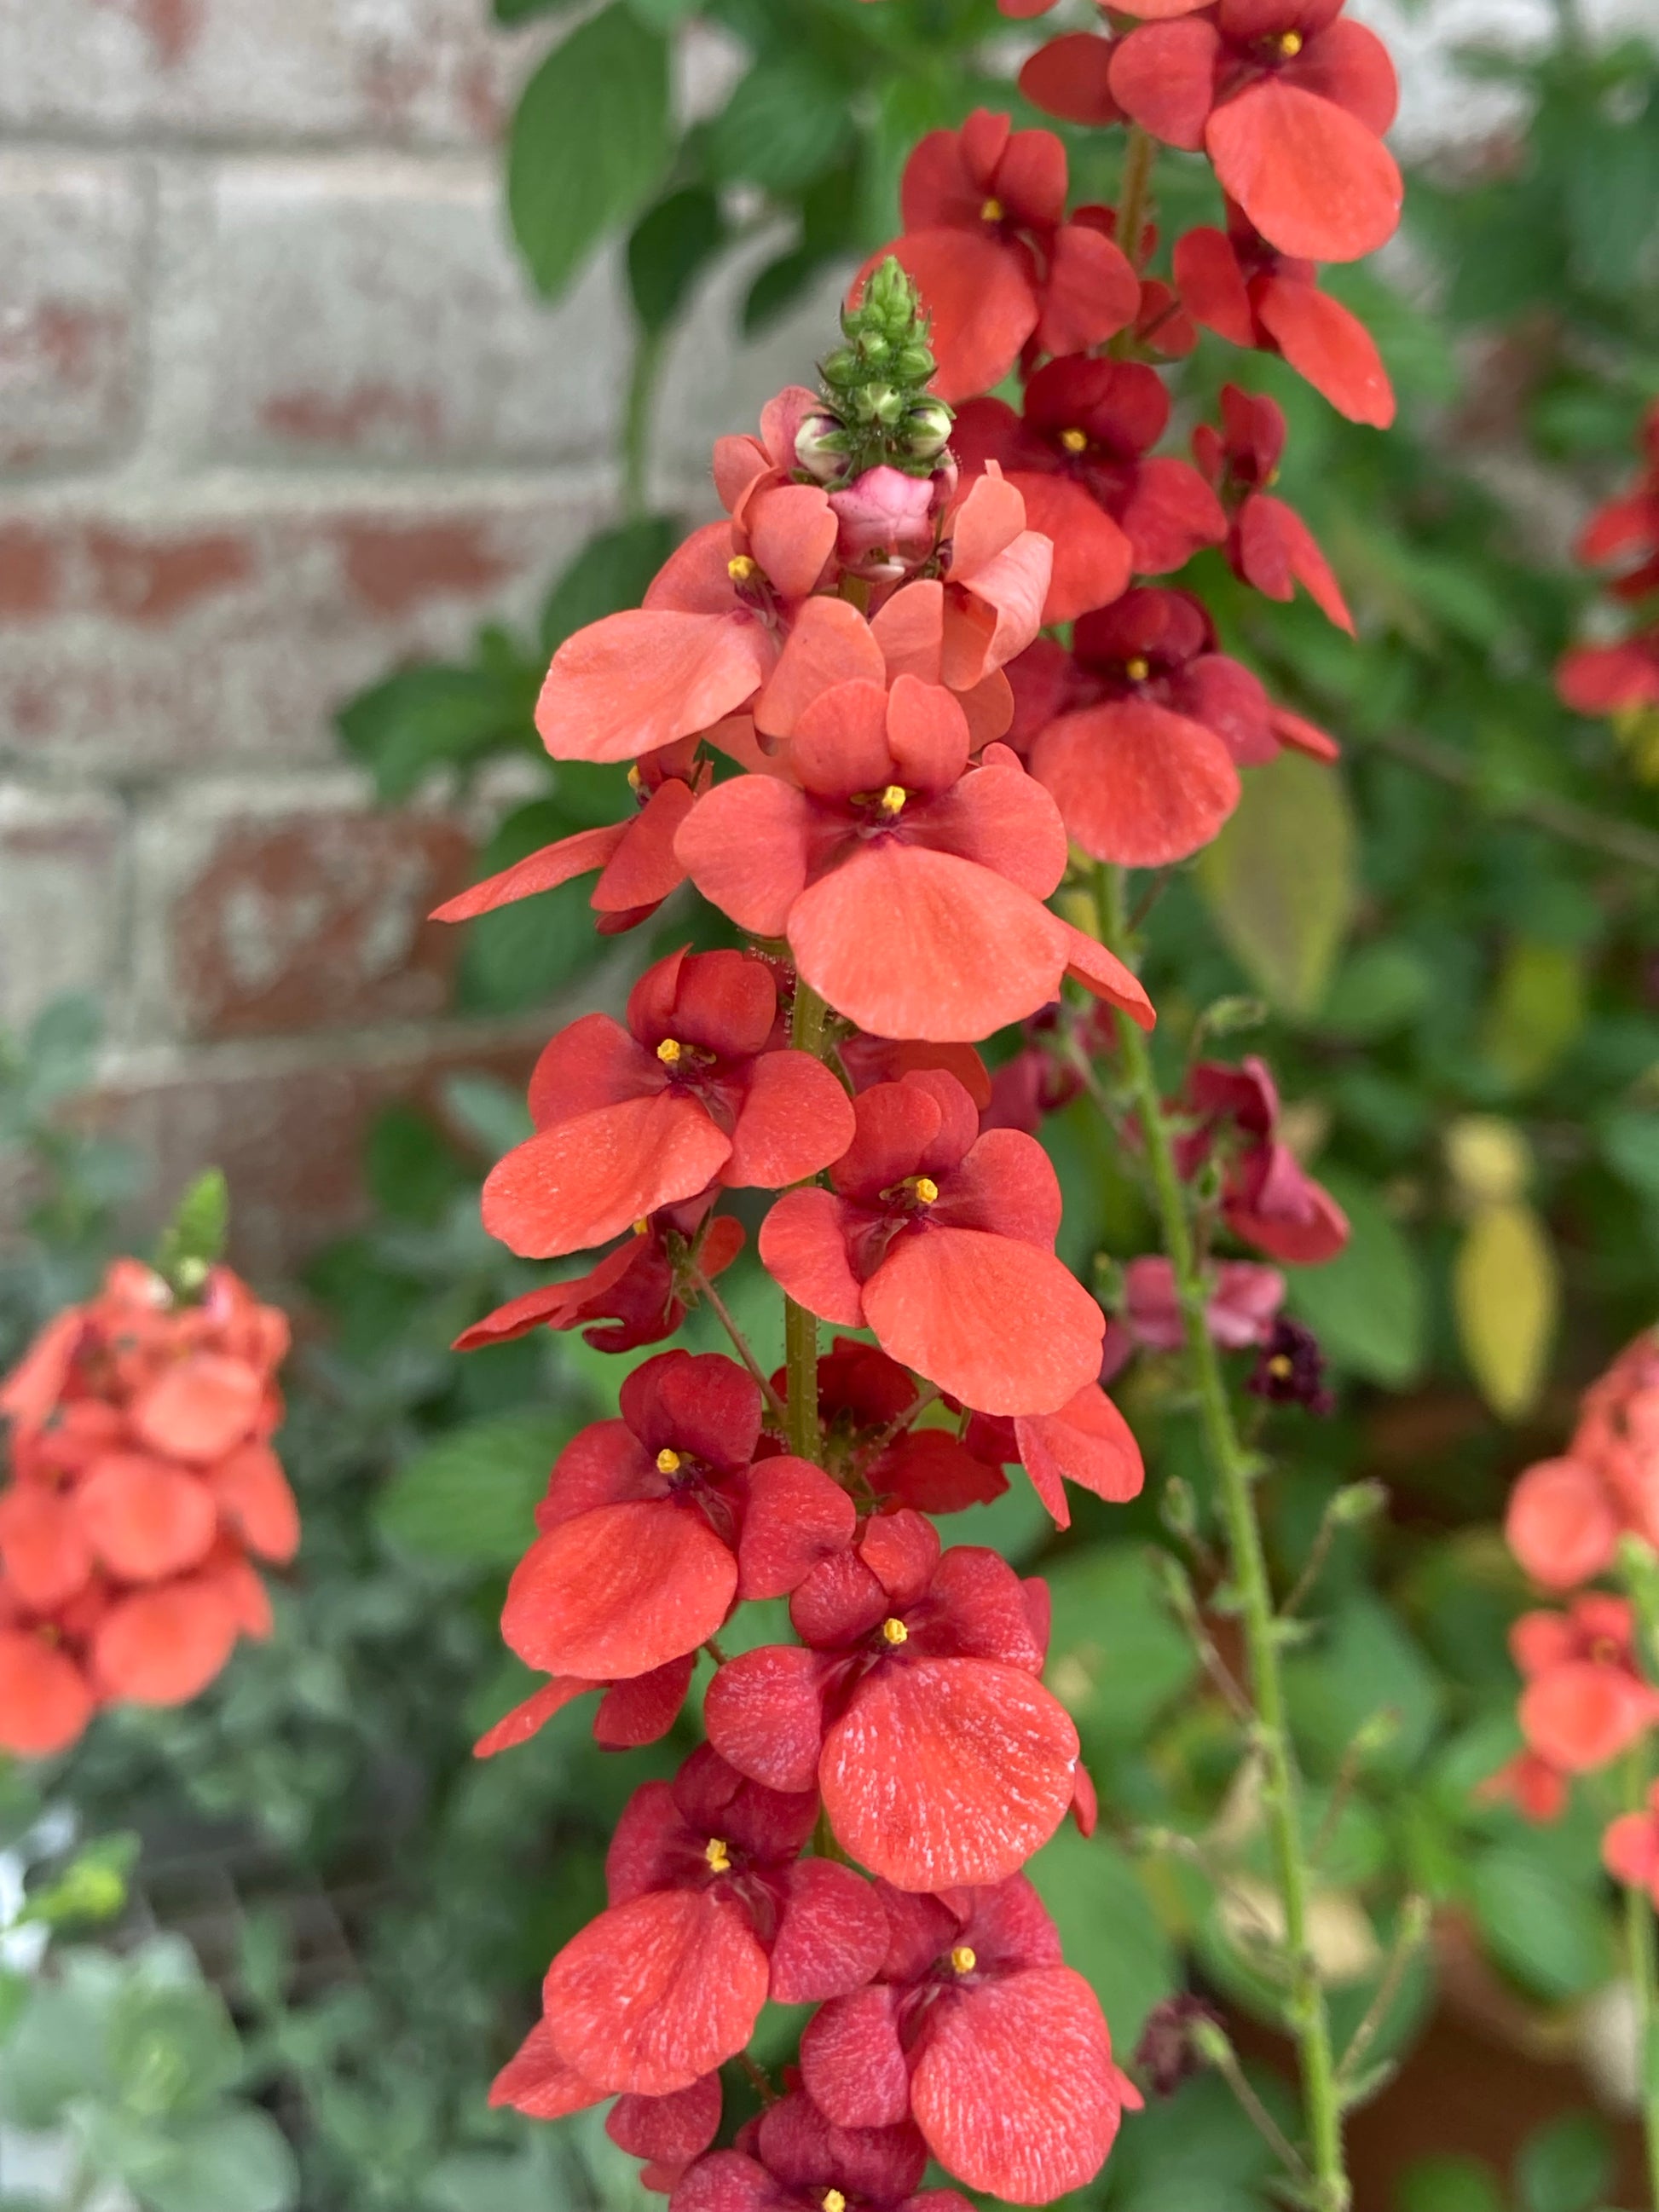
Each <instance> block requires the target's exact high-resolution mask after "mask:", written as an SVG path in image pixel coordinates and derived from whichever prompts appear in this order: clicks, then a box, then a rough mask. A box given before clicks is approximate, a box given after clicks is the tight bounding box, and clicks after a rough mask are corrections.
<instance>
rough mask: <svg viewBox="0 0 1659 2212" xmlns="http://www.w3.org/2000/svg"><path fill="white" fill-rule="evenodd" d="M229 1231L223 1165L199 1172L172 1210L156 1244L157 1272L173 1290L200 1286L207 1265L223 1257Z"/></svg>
mask: <svg viewBox="0 0 1659 2212" xmlns="http://www.w3.org/2000/svg"><path fill="white" fill-rule="evenodd" d="M229 1233H230V1187H229V1185H228V1183H227V1182H226V1181H225V1173H224V1170H223V1169H222V1168H208V1169H206V1170H204V1172H203V1173H202V1174H201V1175H199V1176H197V1178H196V1180H195V1182H193V1183H191V1186H190V1188H189V1189H188V1190H187V1191H186V1192H185V1194H184V1196H183V1197H182V1198H181V1199H180V1200H179V1203H178V1205H177V1206H176V1207H175V1208H174V1210H173V1218H172V1220H171V1221H170V1222H168V1224H167V1227H166V1228H165V1229H164V1230H163V1231H161V1237H160V1239H159V1241H158V1243H157V1244H156V1248H155V1265H156V1269H157V1271H158V1273H161V1274H162V1275H165V1276H166V1278H167V1280H168V1282H169V1283H171V1284H172V1285H173V1287H174V1289H175V1290H180V1291H194V1290H199V1289H200V1288H201V1285H202V1284H203V1283H204V1281H205V1279H206V1278H207V1272H208V1269H209V1268H210V1267H213V1266H214V1265H215V1263H216V1261H219V1260H222V1258H223V1257H224V1250H225V1239H226V1238H227V1237H228V1235H229Z"/></svg>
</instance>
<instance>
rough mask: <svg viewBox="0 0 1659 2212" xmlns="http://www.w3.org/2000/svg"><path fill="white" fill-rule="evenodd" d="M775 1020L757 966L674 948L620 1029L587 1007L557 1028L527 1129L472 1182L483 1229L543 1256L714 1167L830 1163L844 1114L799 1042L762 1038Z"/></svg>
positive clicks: (680, 1190) (678, 1194) (777, 1178)
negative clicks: (787, 1046)
mask: <svg viewBox="0 0 1659 2212" xmlns="http://www.w3.org/2000/svg"><path fill="white" fill-rule="evenodd" d="M776 1020H777V984H776V981H775V977H774V975H773V972H772V970H771V969H770V968H769V967H768V966H767V964H766V963H765V962H764V961H763V960H756V959H751V958H750V957H747V956H746V955H745V954H744V953H741V952H703V953H691V954H690V955H688V954H687V953H686V952H685V951H684V950H682V951H678V952H675V953H671V954H670V956H669V957H668V958H667V959H665V960H659V962H658V963H656V965H655V966H654V967H652V968H649V969H647V970H646V972H645V974H644V975H642V976H641V978H640V980H639V981H638V982H637V983H636V984H635V986H634V988H633V990H632V992H631V993H630V994H629V1000H628V1027H627V1028H626V1029H623V1027H622V1026H621V1024H618V1023H617V1022H614V1021H612V1020H611V1017H610V1016H609V1015H608V1014H585V1015H584V1016H583V1017H582V1018H581V1019H580V1021H576V1022H573V1023H572V1024H570V1026H569V1027H568V1029H566V1030H561V1031H560V1033H559V1035H558V1036H556V1037H555V1038H554V1039H553V1041H552V1042H551V1043H550V1045H549V1046H548V1047H547V1048H546V1050H545V1051H544V1053H543V1054H542V1056H541V1058H540V1060H538V1062H537V1064H536V1071H535V1073H534V1074H533V1075H532V1078H531V1082H530V1110H531V1115H532V1119H533V1121H535V1123H536V1131H537V1133H536V1134H535V1135H534V1136H533V1137H532V1138H530V1139H528V1140H527V1141H526V1143H524V1144H522V1145H520V1146H518V1147H517V1149H516V1150H515V1151H513V1152H509V1153H508V1154H507V1158H505V1159H503V1160H502V1161H501V1162H500V1163H499V1164H498V1165H497V1166H496V1167H495V1169H494V1170H492V1171H491V1173H490V1175H489V1178H488V1180H487V1181H486V1182H485V1184H484V1193H483V1218H484V1225H485V1227H486V1228H487V1229H488V1230H489V1232H490V1234H491V1235H492V1236H495V1237H500V1238H501V1242H502V1243H504V1244H506V1245H507V1247H508V1249H510V1250H512V1251H514V1252H517V1253H520V1254H521V1255H525V1256H526V1257H534V1258H538V1259H553V1258H556V1257H557V1256H558V1255H560V1254H562V1253H565V1252H574V1251H578V1250H580V1249H581V1248H582V1247H583V1246H585V1245H591V1244H600V1243H605V1242H607V1241H608V1240H609V1239H610V1238H611V1237H615V1236H617V1234H618V1233H619V1232H620V1231H622V1230H623V1229H625V1228H627V1227H628V1226H629V1225H630V1224H631V1223H632V1222H634V1221H635V1220H638V1219H641V1218H644V1217H646V1216H647V1215H649V1214H650V1213H652V1212H653V1211H655V1209H656V1208H658V1207H659V1206H671V1205H672V1204H674V1203H675V1202H676V1201H678V1200H682V1199H687V1198H690V1197H692V1196H694V1195H695V1194H696V1193H698V1192H700V1191H701V1190H702V1189H703V1188H704V1186H705V1185H706V1184H708V1182H710V1181H711V1180H713V1179H714V1178H716V1177H717V1178H718V1179H719V1180H720V1182H723V1183H726V1184H754V1183H760V1184H763V1185H766V1186H769V1188H773V1189H776V1188H778V1187H779V1186H781V1184H784V1183H787V1182H796V1181H798V1180H799V1178H800V1177H801V1176H809V1175H812V1174H815V1173H816V1172H817V1170H818V1169H819V1168H822V1167H825V1166H827V1165H828V1164H829V1162H830V1161H831V1160H832V1159H834V1158H836V1155H837V1154H838V1153H839V1152H842V1151H843V1150H844V1149H845V1147H846V1146H847V1145H848V1142H849V1141H850V1139H851V1136H852V1127H853V1124H852V1109H851V1108H850V1107H849V1106H848V1101H847V1095H846V1093H845V1092H844V1091H842V1087H841V1085H839V1084H838V1083H837V1082H836V1079H835V1077H834V1076H833V1075H831V1074H830V1073H829V1071H828V1070H827V1069H826V1068H824V1067H823V1066H821V1065H820V1064H819V1062H818V1061H817V1060H814V1059H813V1058H812V1056H811V1054H809V1053H803V1052H792V1051H788V1050H773V1051H769V1050H768V1049H767V1046H768V1042H769V1039H770V1037H771V1036H772V1033H773V1030H774V1027H775V1023H776Z"/></svg>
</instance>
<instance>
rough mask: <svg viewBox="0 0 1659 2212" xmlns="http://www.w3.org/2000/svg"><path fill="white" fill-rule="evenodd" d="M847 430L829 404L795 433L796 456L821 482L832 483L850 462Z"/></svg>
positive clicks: (802, 466) (811, 416) (804, 467)
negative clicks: (831, 411) (848, 459)
mask: <svg viewBox="0 0 1659 2212" xmlns="http://www.w3.org/2000/svg"><path fill="white" fill-rule="evenodd" d="M847 446H848V437H847V431H846V428H845V427H844V425H843V424H842V419H841V417H840V416H839V415H832V414H831V413H830V412H829V409H828V408H825V409H824V410H823V412H822V413H820V414H817V415H809V416H807V417H806V419H805V422H803V423H802V424H801V426H800V428H799V430H797V431H796V433H795V460H796V463H797V465H799V467H801V468H803V469H805V471H806V473H807V475H808V476H810V477H817V481H818V482H819V483H834V481H835V479H836V477H838V476H839V475H840V474H841V473H842V470H843V469H844V468H845V467H846V465H847Z"/></svg>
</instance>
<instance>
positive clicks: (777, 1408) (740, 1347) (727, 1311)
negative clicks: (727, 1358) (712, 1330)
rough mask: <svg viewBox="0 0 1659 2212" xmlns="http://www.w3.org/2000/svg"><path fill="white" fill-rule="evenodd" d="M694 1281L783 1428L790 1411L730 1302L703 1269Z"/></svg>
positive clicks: (695, 1272)
mask: <svg viewBox="0 0 1659 2212" xmlns="http://www.w3.org/2000/svg"><path fill="white" fill-rule="evenodd" d="M691 1281H692V1284H693V1286H694V1287H695V1289H696V1293H697V1296H698V1297H700V1298H707V1299H708V1304H709V1306H710V1307H711V1309H712V1310H713V1311H714V1317H715V1319H716V1320H717V1321H718V1322H720V1327H721V1328H723V1329H724V1330H725V1331H726V1334H727V1335H728V1336H729V1337H730V1338H731V1340H732V1348H733V1350H734V1351H735V1352H736V1353H737V1355H738V1358H739V1359H741V1360H742V1362H743V1364H744V1366H745V1367H746V1368H747V1369H748V1370H749V1372H750V1374H751V1375H752V1376H754V1378H755V1380H756V1382H757V1383H759V1384H760V1389H761V1395H762V1397H763V1398H764V1399H765V1401H766V1403H767V1407H768V1410H769V1412H770V1413H771V1415H772V1418H773V1419H774V1420H775V1421H776V1422H777V1423H778V1424H779V1425H780V1426H781V1425H783V1423H784V1422H786V1421H787V1419H788V1417H789V1416H788V1408H787V1407H786V1406H785V1404H784V1402H783V1401H782V1399H781V1398H780V1397H779V1395H778V1394H777V1392H776V1391H775V1389H773V1388H772V1385H771V1383H770V1381H769V1379H768V1377H767V1376H764V1375H763V1373H762V1372H761V1364H760V1362H759V1360H758V1359H757V1358H756V1357H755V1355H754V1352H752V1351H751V1350H750V1344H749V1340H748V1338H747V1337H746V1336H745V1335H744V1333H743V1331H742V1330H741V1329H740V1328H738V1324H737V1322H735V1321H734V1320H733V1319H732V1310H731V1308H730V1307H729V1306H728V1305H727V1304H726V1300H725V1299H724V1298H723V1297H721V1296H720V1292H719V1291H717V1290H716V1289H715V1288H714V1285H713V1284H712V1283H711V1282H710V1281H709V1279H708V1276H707V1275H705V1274H704V1273H703V1272H702V1268H701V1267H693V1268H692V1270H691Z"/></svg>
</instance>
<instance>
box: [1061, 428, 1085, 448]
mask: <svg viewBox="0 0 1659 2212" xmlns="http://www.w3.org/2000/svg"><path fill="white" fill-rule="evenodd" d="M1088 442H1089V433H1088V432H1087V431H1086V430H1062V431H1061V432H1060V444H1061V445H1062V446H1064V447H1065V448H1066V452H1067V453H1081V452H1082V451H1083V448H1084V447H1085V446H1086V445H1087V444H1088Z"/></svg>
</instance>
